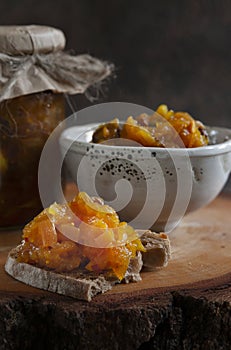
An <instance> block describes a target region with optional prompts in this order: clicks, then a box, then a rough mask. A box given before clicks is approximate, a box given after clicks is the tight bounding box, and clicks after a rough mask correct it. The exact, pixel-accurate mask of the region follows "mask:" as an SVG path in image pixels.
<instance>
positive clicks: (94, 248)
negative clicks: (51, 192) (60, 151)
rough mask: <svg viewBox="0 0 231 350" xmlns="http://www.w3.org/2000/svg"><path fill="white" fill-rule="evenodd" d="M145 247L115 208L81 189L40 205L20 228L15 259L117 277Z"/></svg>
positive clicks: (55, 268)
mask: <svg viewBox="0 0 231 350" xmlns="http://www.w3.org/2000/svg"><path fill="white" fill-rule="evenodd" d="M144 250H145V249H144V247H143V245H142V243H141V241H140V239H139V237H138V235H137V233H136V231H135V230H134V229H133V228H132V227H131V226H129V225H128V224H127V223H126V222H120V220H119V217H118V215H117V213H116V212H115V210H114V209H112V208H111V207H109V206H108V205H105V204H104V203H103V201H102V200H101V199H99V198H95V197H90V196H88V195H87V194H86V193H85V192H80V193H79V194H78V195H77V196H76V197H75V198H74V199H73V200H72V201H71V202H70V203H67V204H56V203H54V204H53V205H51V206H50V207H49V208H47V209H44V210H43V211H42V212H41V213H40V214H39V215H38V216H36V217H35V218H34V220H32V221H31V222H30V223H29V224H27V225H26V226H25V228H24V229H23V242H22V245H21V249H20V251H19V255H18V261H19V262H24V263H28V264H34V265H36V266H38V267H43V268H47V269H52V270H55V271H57V272H62V271H72V270H75V269H81V270H83V271H84V270H85V271H92V272H96V273H100V272H107V273H108V275H111V276H115V277H116V278H118V279H119V280H121V279H122V278H123V277H124V275H125V272H126V270H127V268H128V265H129V262H130V259H131V258H133V257H135V256H136V254H137V251H144Z"/></svg>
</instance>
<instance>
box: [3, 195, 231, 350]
mask: <svg viewBox="0 0 231 350" xmlns="http://www.w3.org/2000/svg"><path fill="white" fill-rule="evenodd" d="M230 208H231V197H230V196H228V195H222V196H220V197H218V198H217V199H216V200H215V201H214V202H213V203H211V204H210V205H209V206H207V207H205V208H203V209H201V210H199V211H197V212H194V213H192V214H190V215H188V216H187V217H185V218H184V220H183V221H182V223H181V225H180V226H179V227H178V228H177V229H175V230H174V231H173V232H172V233H171V234H170V239H171V243H172V260H171V261H170V262H169V265H168V266H167V267H166V268H164V269H157V270H156V271H152V272H148V271H144V272H143V273H142V278H143V280H142V282H139V283H136V284H134V283H133V284H128V285H117V286H115V287H114V288H113V289H112V290H111V291H110V292H108V293H106V294H104V295H99V296H97V297H95V298H94V299H93V301H92V302H90V303H86V302H81V301H76V300H74V299H72V298H66V297H62V296H58V295H56V294H51V293H49V292H45V291H40V290H38V289H35V288H32V287H29V286H26V285H24V284H22V283H19V282H17V281H15V280H14V279H13V278H11V277H10V276H8V275H7V274H6V273H5V272H4V268H3V266H4V262H5V259H6V256H7V252H8V251H9V250H10V248H11V247H13V246H15V245H16V244H17V243H18V242H19V241H20V232H1V233H0V297H1V299H0V349H10V348H12V347H14V349H20V348H22V344H23V348H24V349H30V348H31V346H33V347H34V348H35V349H37V348H38V349H39V348H41V347H48V346H49V347H50V348H52V349H64V348H65V349H74V348H75V349H78V348H79V349H138V348H140V349H230V348H231V335H230V325H231V232H230V231H231V229H230V228H231V216H230ZM28 329H30V336H29V337H28V333H27V332H28ZM25 334H27V341H26V343H25V337H24V335H25ZM38 334H39V336H38ZM23 342H24V343H23ZM1 344H3V345H2V347H1Z"/></svg>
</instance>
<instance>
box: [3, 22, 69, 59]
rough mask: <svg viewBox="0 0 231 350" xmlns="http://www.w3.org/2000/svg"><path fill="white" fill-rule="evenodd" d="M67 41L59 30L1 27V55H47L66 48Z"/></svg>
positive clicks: (42, 27) (33, 27) (40, 27)
mask: <svg viewBox="0 0 231 350" xmlns="http://www.w3.org/2000/svg"><path fill="white" fill-rule="evenodd" d="M65 43H66V39H65V36H64V34H63V32H62V31H61V30H59V29H56V28H53V27H48V26H40V25H39V26H38V25H27V26H0V53H4V54H7V55H11V56H21V55H33V54H47V53H51V52H55V51H59V50H63V49H64V47H65Z"/></svg>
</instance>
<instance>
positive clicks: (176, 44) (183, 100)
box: [0, 0, 231, 126]
mask: <svg viewBox="0 0 231 350" xmlns="http://www.w3.org/2000/svg"><path fill="white" fill-rule="evenodd" d="M0 23H1V24H15V23H16V24H29V23H36V24H48V25H53V26H56V27H59V28H61V29H63V30H64V32H65V34H66V36H67V38H68V43H67V48H73V49H74V50H75V51H76V52H79V53H83V52H88V53H91V54H92V55H95V56H97V57H100V58H102V59H106V60H109V61H112V62H114V63H115V65H116V75H117V78H116V79H113V80H111V81H110V82H109V84H108V89H105V88H104V96H102V95H101V100H100V101H101V102H102V101H129V102H134V103H139V104H143V105H147V106H148V107H153V108H155V106H156V105H158V104H159V103H160V102H166V103H168V104H169V105H170V106H172V108H175V109H181V110H183V109H184V110H188V111H190V112H191V113H192V114H193V115H194V116H195V117H197V118H199V119H202V120H203V121H204V122H205V123H207V124H213V125H215V124H216V125H224V126H231V121H230V112H231V98H230V83H231V1H228V0H227V1H225V0H220V1H215V0H207V1H205V0H204V1H197V0H189V1H179V0H178V1H172V0H166V1H155V0H152V1H151V0H150V1H146V0H144V1H140V0H132V1H130V0H125V1H124V0H117V1H113V0H112V1H108V0H101V1H91V0H55V1H49V0H47V1H46V0H40V1H38V0H20V1H18V0H10V1H9V0H1V2H0ZM75 101H76V99H75ZM88 104H89V103H88V101H86V99H85V98H82V97H80V98H77V102H76V106H77V107H78V108H81V107H83V106H86V105H88ZM77 107H76V108H77Z"/></svg>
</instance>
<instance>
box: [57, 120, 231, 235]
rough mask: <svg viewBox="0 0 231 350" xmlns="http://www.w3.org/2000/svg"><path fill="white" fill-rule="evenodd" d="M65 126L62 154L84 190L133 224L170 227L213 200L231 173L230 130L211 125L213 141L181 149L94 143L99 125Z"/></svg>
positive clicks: (80, 187)
mask: <svg viewBox="0 0 231 350" xmlns="http://www.w3.org/2000/svg"><path fill="white" fill-rule="evenodd" d="M99 124H100V123H97V124H87V125H84V126H74V127H71V128H68V129H66V130H64V132H63V133H62V135H61V138H60V145H61V150H62V154H63V155H65V163H66V166H67V168H68V169H69V171H70V173H71V175H72V178H73V180H74V181H76V183H77V186H78V187H79V189H80V190H81V191H86V192H87V193H88V194H90V195H94V196H100V197H102V198H103V199H104V200H105V202H106V203H107V204H109V205H111V206H113V207H114V208H115V209H116V210H117V211H118V212H119V215H120V218H121V219H122V220H125V221H127V222H129V223H130V224H131V225H133V226H134V227H135V228H142V229H146V228H151V229H153V230H155V231H157V232H160V231H166V232H168V231H171V230H172V229H173V228H174V227H175V226H176V225H177V224H178V223H179V222H180V220H181V218H182V217H183V216H184V215H185V213H188V212H190V211H193V210H196V209H199V208H201V207H203V206H205V205H206V204H208V203H209V202H211V201H212V200H213V199H214V198H215V197H216V196H217V195H218V194H219V192H220V191H221V190H222V188H223V187H224V185H225V183H226V181H227V179H228V177H229V174H230V171H231V129H227V128H220V127H207V130H208V133H209V135H210V140H211V141H212V144H210V145H208V146H205V147H198V148H191V149H179V148H157V147H138V146H136V147H134V146H110V145H105V144H93V143H91V142H90V141H91V138H92V134H93V132H94V130H95V128H96V127H97V126H98V125H99Z"/></svg>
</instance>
